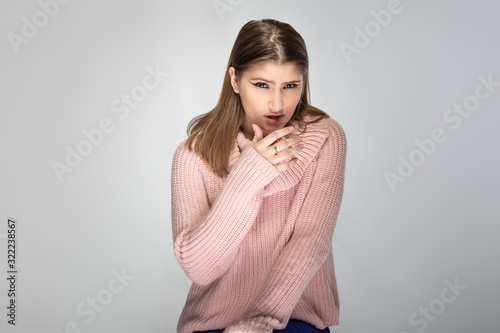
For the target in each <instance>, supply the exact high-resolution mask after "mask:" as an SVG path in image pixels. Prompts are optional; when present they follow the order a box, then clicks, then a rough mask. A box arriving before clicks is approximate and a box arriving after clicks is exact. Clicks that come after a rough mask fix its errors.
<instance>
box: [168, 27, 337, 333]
mask: <svg viewBox="0 0 500 333" xmlns="http://www.w3.org/2000/svg"><path fill="white" fill-rule="evenodd" d="M308 67H309V64H308V56H307V51H306V46H305V43H304V41H303V39H302V37H301V36H300V35H299V34H298V33H297V32H296V31H295V30H294V29H293V28H292V27H291V26H290V25H288V24H286V23H282V22H278V21H275V20H261V21H250V22H248V23H247V24H246V25H245V26H243V28H242V29H241V31H240V32H239V34H238V36H237V38H236V41H235V44H234V47H233V50H232V52H231V55H230V58H229V63H228V66H227V71H226V75H225V78H224V83H223V86H222V92H221V95H220V98H219V101H218V102H217V105H216V106H215V108H214V109H213V110H212V111H210V112H208V113H206V114H203V115H201V116H198V117H196V118H194V119H193V120H192V121H191V123H190V124H189V126H188V134H189V138H188V139H187V140H186V141H185V142H183V143H182V144H181V145H180V146H179V147H178V148H177V150H176V152H175V155H174V159H173V165H172V223H173V236H174V251H175V255H176V257H177V259H178V261H179V263H180V264H181V266H182V268H183V269H184V271H185V272H186V274H187V276H188V277H189V278H190V279H191V280H192V281H193V284H192V287H191V290H190V292H189V295H188V297H187V301H186V304H185V306H184V309H183V311H182V314H181V317H180V320H179V324H178V332H180V333H193V332H202V331H203V332H206V331H208V332H226V333H229V332H231V333H234V332H259V333H260V332H262V333H264V332H266V333H270V332H301V333H307V332H330V331H329V329H328V326H331V325H336V324H338V315H339V298H338V293H337V283H336V277H335V271H334V264H333V251H332V236H333V230H334V227H335V223H336V219H337V214H338V211H339V208H340V203H341V200H342V193H343V185H344V167H345V159H346V137H345V134H344V131H343V129H342V127H341V126H340V125H339V124H338V123H337V122H336V121H335V120H333V119H331V118H329V117H328V115H327V114H326V113H324V112H323V111H321V110H319V109H317V108H315V107H313V106H311V105H310V104H309V98H308V93H309V79H308Z"/></svg>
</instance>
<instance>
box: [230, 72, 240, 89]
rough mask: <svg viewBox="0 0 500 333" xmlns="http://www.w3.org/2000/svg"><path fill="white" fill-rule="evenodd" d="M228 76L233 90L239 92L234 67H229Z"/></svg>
mask: <svg viewBox="0 0 500 333" xmlns="http://www.w3.org/2000/svg"><path fill="white" fill-rule="evenodd" d="M229 76H230V77H231V86H233V90H234V92H235V93H237V94H239V93H240V88H239V87H238V80H237V79H236V72H235V70H234V67H229Z"/></svg>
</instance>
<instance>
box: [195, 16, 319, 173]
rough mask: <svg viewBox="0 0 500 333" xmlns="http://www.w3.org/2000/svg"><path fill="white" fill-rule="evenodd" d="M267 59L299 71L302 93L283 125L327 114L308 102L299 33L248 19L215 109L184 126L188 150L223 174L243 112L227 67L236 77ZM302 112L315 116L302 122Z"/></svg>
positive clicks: (303, 47)
mask: <svg viewBox="0 0 500 333" xmlns="http://www.w3.org/2000/svg"><path fill="white" fill-rule="evenodd" d="M268 60H273V61H274V62H276V63H278V64H285V63H290V62H291V63H295V64H296V65H297V66H298V67H299V68H300V69H301V70H302V73H303V90H302V96H301V98H300V101H299V103H298V104H297V107H296V109H295V111H294V113H293V115H292V117H291V118H290V120H289V121H288V123H287V124H286V125H285V126H288V125H289V124H291V123H292V122H293V123H302V124H305V125H306V126H307V124H310V123H314V122H317V121H319V120H321V119H323V118H327V117H328V114H326V113H325V112H323V111H321V110H320V109H318V108H316V107H314V106H312V105H309V94H310V93H309V76H308V69H309V59H308V56H307V49H306V44H305V42H304V40H303V39H302V36H301V35H300V34H299V33H298V32H297V31H295V29H294V28H293V27H292V26H291V25H289V24H287V23H283V22H279V21H276V20H272V19H264V20H260V21H250V22H248V23H247V24H245V25H244V26H243V27H242V28H241V30H240V32H239V33H238V36H237V37H236V41H235V42H234V46H233V49H232V51H231V55H230V56H229V61H228V64H227V68H226V74H225V76H224V82H223V84H222V91H221V94H220V97H219V100H218V102H217V104H216V106H215V108H213V109H212V110H211V111H209V112H207V113H205V114H202V115H200V116H197V117H195V118H194V119H192V120H191V121H190V122H189V124H188V128H187V132H188V136H189V137H188V139H187V141H186V145H187V147H188V148H189V150H194V152H195V153H197V154H198V155H199V156H200V157H201V158H202V159H203V160H204V161H205V162H206V163H207V164H208V165H209V166H210V167H211V168H212V170H213V171H214V172H216V173H217V174H219V175H224V173H225V171H226V167H227V163H228V160H229V155H230V153H231V150H232V148H233V147H234V143H235V138H236V135H237V134H238V130H239V129H240V126H241V125H242V120H243V116H244V113H245V111H244V109H243V106H242V104H241V99H240V96H239V95H238V94H236V93H235V92H234V90H233V88H232V86H231V77H230V75H229V68H230V67H234V69H235V75H236V77H237V78H238V79H240V78H241V75H242V73H243V72H244V71H245V70H247V69H248V68H249V67H250V66H252V65H254V64H256V63H257V62H261V61H268ZM306 115H308V116H313V117H316V118H315V119H314V120H313V121H309V122H305V121H304V116H306ZM304 130H305V129H304ZM193 143H194V145H193Z"/></svg>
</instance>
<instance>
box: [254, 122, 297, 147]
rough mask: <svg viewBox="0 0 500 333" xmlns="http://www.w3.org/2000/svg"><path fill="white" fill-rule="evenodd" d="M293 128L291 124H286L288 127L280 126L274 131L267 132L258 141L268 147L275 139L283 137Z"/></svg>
mask: <svg viewBox="0 0 500 333" xmlns="http://www.w3.org/2000/svg"><path fill="white" fill-rule="evenodd" d="M257 127H258V126H257ZM293 130H294V128H293V126H288V127H283V128H280V129H278V130H276V131H273V132H271V133H269V134H268V135H267V136H266V137H265V138H263V139H262V140H260V142H259V143H260V144H262V145H263V146H265V147H269V146H270V145H271V144H272V143H273V142H275V141H276V140H278V139H280V138H282V137H284V136H285V135H287V134H290V133H292V132H293Z"/></svg>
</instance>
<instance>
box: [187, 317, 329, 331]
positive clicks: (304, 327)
mask: <svg viewBox="0 0 500 333" xmlns="http://www.w3.org/2000/svg"><path fill="white" fill-rule="evenodd" d="M222 332H224V330H223V329H222V330H213V331H196V332H193V333H222ZM274 332H275V333H330V329H329V328H328V327H327V328H325V329H323V330H320V329H317V328H316V327H314V326H313V325H311V324H308V323H306V322H304V321H301V320H296V319H290V320H289V321H288V325H286V327H285V328H284V329H282V330H274Z"/></svg>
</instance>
